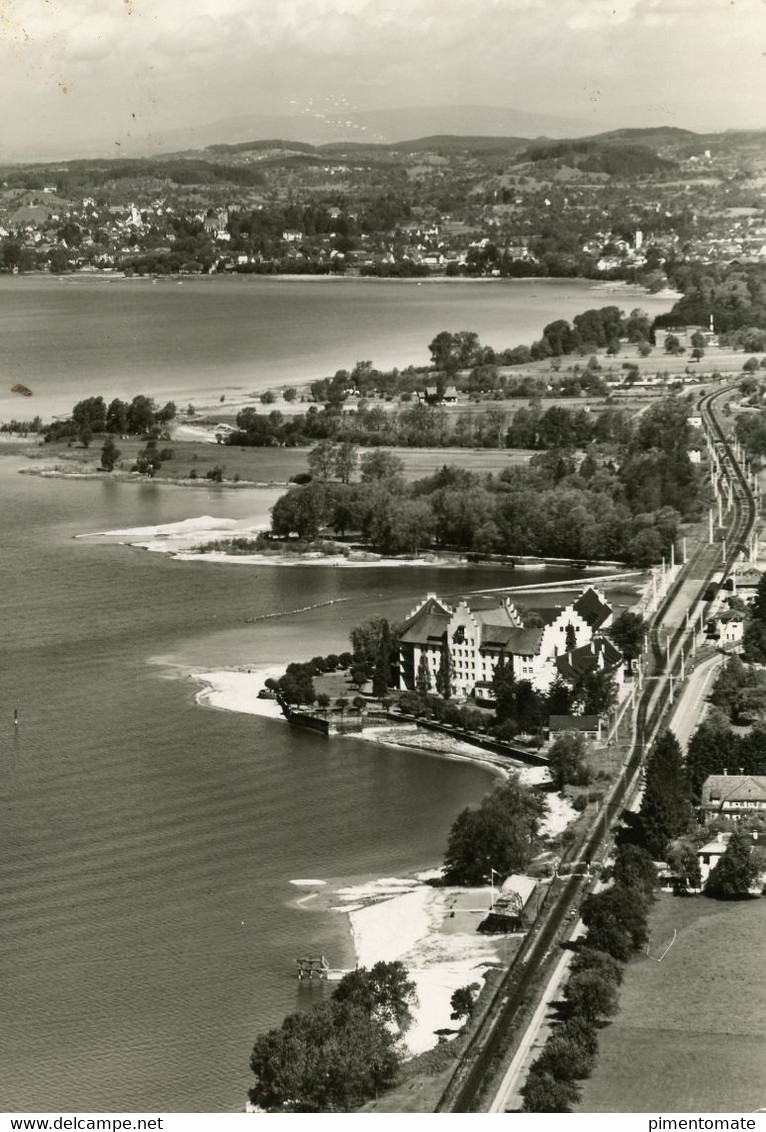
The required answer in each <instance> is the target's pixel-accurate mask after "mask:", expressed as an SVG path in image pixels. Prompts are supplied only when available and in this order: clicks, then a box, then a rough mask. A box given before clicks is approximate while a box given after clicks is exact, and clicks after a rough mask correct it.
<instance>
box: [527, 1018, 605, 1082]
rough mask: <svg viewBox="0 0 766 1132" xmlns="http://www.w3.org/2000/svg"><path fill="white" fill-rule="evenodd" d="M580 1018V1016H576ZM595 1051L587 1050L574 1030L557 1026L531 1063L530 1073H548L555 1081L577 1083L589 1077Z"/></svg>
mask: <svg viewBox="0 0 766 1132" xmlns="http://www.w3.org/2000/svg"><path fill="white" fill-rule="evenodd" d="M578 1017H582V1015H578ZM595 1060H596V1058H595V1050H591V1049H589V1048H588V1047H587V1046H586V1045H585V1044H584V1043H583V1042H582V1041H581V1040H579V1036H578V1035H577V1032H576V1031H575V1030H569V1031H567V1030H565V1028H564V1027H563V1026H557V1027H556V1028H555V1029H554V1030H553V1031H552V1032H551V1035H550V1037H549V1038H548V1041H547V1042H546V1043H545V1046H544V1047H543V1052H542V1053H541V1054H540V1056H539V1057H538V1058H537V1059H536V1060H535V1061H534V1062H533V1064H532V1066H531V1072H533V1073H536V1074H537V1073H550V1075H551V1076H552V1077H553V1078H555V1080H556V1081H577V1080H582V1078H584V1077H589V1076H590V1075H591V1073H592V1072H593V1066H594V1064H595Z"/></svg>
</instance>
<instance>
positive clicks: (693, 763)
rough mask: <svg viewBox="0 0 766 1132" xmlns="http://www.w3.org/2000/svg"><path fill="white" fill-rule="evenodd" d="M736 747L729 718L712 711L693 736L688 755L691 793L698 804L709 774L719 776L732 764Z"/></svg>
mask: <svg viewBox="0 0 766 1132" xmlns="http://www.w3.org/2000/svg"><path fill="white" fill-rule="evenodd" d="M733 744H734V735H733V733H732V730H731V728H730V726H729V721H728V719H727V718H726V716H725V715H724V714H723V713H722V712H720V711H718V710H717V709H714V710H712V711H710V712H709V713H708V714H707V716H706V717H705V719H703V721H702V723H701V724H700V725H699V727H698V728H697V730H696V731H695V732H694V734H693V735H692V737H691V740H690V741H689V747H688V749H687V752H686V775H687V780H688V783H689V794H690V798H691V800H692V802H694V804H695V805H696V804H698V803H699V800H700V797H701V795H702V786H703V783H704V782H705V779H706V778H707V777H708V775H710V774H717V773H718V772H719V771H721V770H722V769H723V768H724V767H728V766H729V765H730V763H729V761H728V760H729V758H730V755H731V751H732V747H733ZM724 760H726V761H724Z"/></svg>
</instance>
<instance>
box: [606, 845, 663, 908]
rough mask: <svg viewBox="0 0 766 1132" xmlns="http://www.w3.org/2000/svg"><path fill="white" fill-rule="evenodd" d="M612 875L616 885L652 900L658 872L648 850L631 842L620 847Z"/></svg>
mask: <svg viewBox="0 0 766 1132" xmlns="http://www.w3.org/2000/svg"><path fill="white" fill-rule="evenodd" d="M612 874H613V876H614V882H615V884H619V885H622V886H623V888H634V889H636V891H638V892H641V893H643V895H644V896H645V897H646V898H647V899H651V897H652V893H653V891H654V889H655V888H656V886H657V870H656V868H655V867H654V862H653V861H652V858H651V856H650V855H649V853H647V851H646V849H643V848H642V847H641V846H640V845H633V844H631V842H629V841H621V842H620V844H619V845H618V847H617V853H616V855H615V861H614V868H613V869H612Z"/></svg>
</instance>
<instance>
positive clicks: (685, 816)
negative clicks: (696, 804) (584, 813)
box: [638, 730, 693, 860]
mask: <svg viewBox="0 0 766 1132" xmlns="http://www.w3.org/2000/svg"><path fill="white" fill-rule="evenodd" d="M692 821H693V812H692V807H691V801H690V792H689V783H688V780H687V777H686V771H685V769H684V765H683V759H682V757H681V748H680V747H679V745H678V740H677V739H676V737H675V735H674V734H673V732H672V731H670V730H667V731H665V732H663V733H662V734H661V735H660V736H659V737H658V739H657V741H656V743H655V744H654V748H653V750H652V752H651V754H650V755H649V758H648V759H647V761H646V783H645V786H644V796H643V800H642V802H641V809H640V810H639V813H638V827H639V830H640V833H641V840H642V843H643V845H644V846H645V848H646V849H647V850H648V851H649V853H650V854H651V855H652V857H653V858H654V859H655V860H660V859H663V854H664V852H665V848H666V846H667V844H668V842H669V841H672V840H673V839H674V838H676V837H680V836H681V835H682V834H684V833H685V832H686V831H687V829H689V827H690V825H691V823H692Z"/></svg>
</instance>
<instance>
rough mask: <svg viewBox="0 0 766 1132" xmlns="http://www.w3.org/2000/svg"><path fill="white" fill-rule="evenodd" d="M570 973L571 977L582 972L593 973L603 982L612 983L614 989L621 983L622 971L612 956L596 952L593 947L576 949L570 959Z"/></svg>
mask: <svg viewBox="0 0 766 1132" xmlns="http://www.w3.org/2000/svg"><path fill="white" fill-rule="evenodd" d="M570 971H571V972H572V974H573V975H579V974H582V973H583V972H584V971H595V973H596V974H597V975H599V977H600V978H602V979H603V980H604V981H605V982H611V983H614V985H615V986H616V987H618V986H620V984H621V983H622V977H623V969H622V964H621V963H619V962H618V961H617V960H616V959H615V958H614V956H613V955H609V954H608V952H606V951H597V950H596V949H595V948H593V947H588V946H587V945H586V946H585V947H578V948H577V951H575V953H574V958H573V959H572V965H571V967H570Z"/></svg>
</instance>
